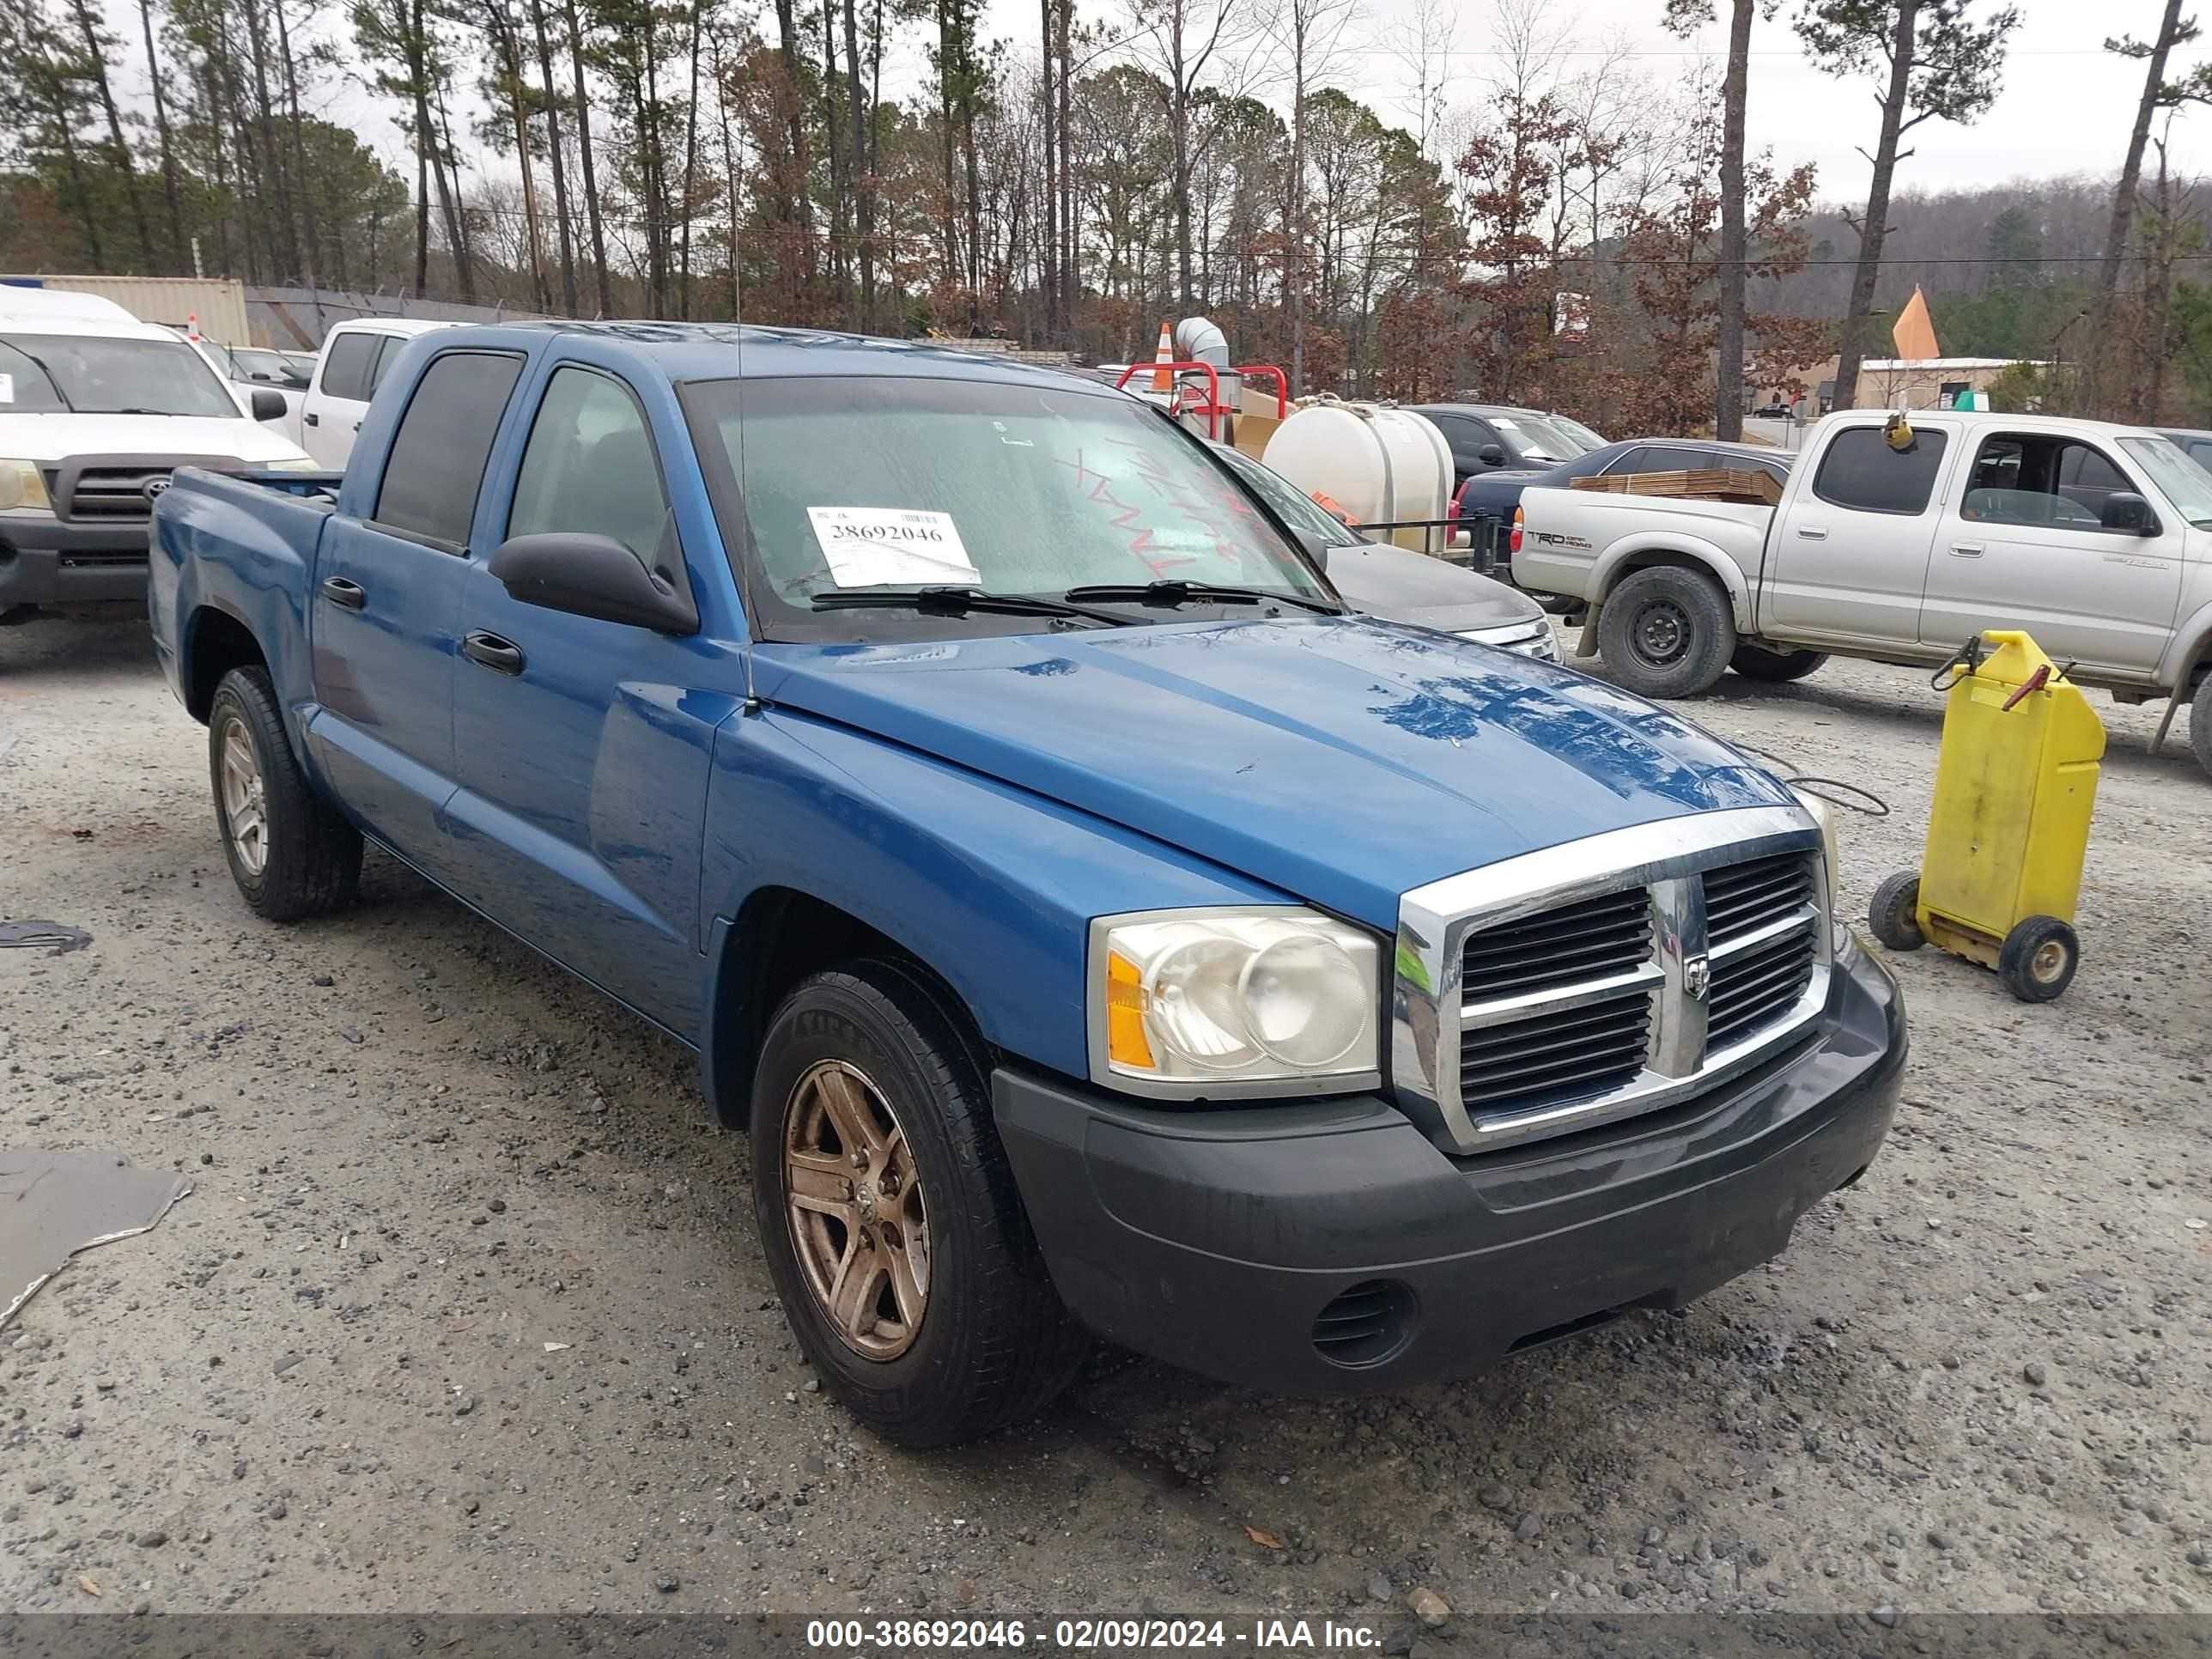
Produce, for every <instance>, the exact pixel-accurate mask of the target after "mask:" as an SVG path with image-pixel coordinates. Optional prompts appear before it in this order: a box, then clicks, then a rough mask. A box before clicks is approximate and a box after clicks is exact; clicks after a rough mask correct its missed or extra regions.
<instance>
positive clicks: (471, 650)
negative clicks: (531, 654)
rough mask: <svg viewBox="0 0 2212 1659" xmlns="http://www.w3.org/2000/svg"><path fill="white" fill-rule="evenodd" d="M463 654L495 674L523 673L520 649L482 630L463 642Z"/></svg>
mask: <svg viewBox="0 0 2212 1659" xmlns="http://www.w3.org/2000/svg"><path fill="white" fill-rule="evenodd" d="M461 654H462V655H463V656H465V657H466V658H467V659H469V660H470V661H471V662H473V663H479V664H481V665H483V666H484V667H486V668H489V669H490V670H491V671H492V672H494V673H495V674H520V672H521V671H522V661H523V659H522V652H521V649H520V647H518V646H516V645H514V644H513V643H512V642H511V641H507V640H503V639H501V638H500V636H499V635H496V634H487V633H485V632H484V631H483V629H477V630H476V631H475V632H474V633H472V634H471V635H467V636H466V637H465V638H464V639H463V640H462V641H461Z"/></svg>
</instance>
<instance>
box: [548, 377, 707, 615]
mask: <svg viewBox="0 0 2212 1659" xmlns="http://www.w3.org/2000/svg"><path fill="white" fill-rule="evenodd" d="M555 531H558V532H565V533H568V534H571V535H587V536H605V537H607V538H611V539H612V540H614V541H617V542H620V543H621V544H623V546H624V547H626V548H628V549H629V550H630V552H631V554H632V555H633V556H635V558H636V559H637V562H639V563H640V564H642V565H643V566H645V568H647V569H648V570H653V571H656V572H658V573H659V574H662V575H663V576H664V577H666V578H668V579H669V580H674V577H673V574H672V573H673V568H674V566H675V565H676V564H677V562H678V554H677V552H676V549H675V542H674V537H675V528H674V520H673V517H672V516H671V513H670V511H669V507H668V493H667V491H666V490H665V489H664V488H663V487H662V485H661V482H660V466H659V461H658V460H657V459H655V457H654V454H653V439H652V435H651V433H650V432H649V430H648V428H647V425H646V419H645V410H643V409H642V408H641V406H640V405H639V404H638V401H637V398H635V395H633V394H632V392H630V390H629V387H628V386H624V385H623V383H622V382H621V381H619V380H616V379H614V378H613V377H612V376H611V375H608V374H601V373H599V371H598V370H597V369H591V368H577V367H575V366H574V365H569V366H566V367H563V368H559V369H556V370H555V371H554V374H553V378H552V379H551V380H549V381H547V382H546V386H545V397H544V401H543V402H541V403H540V404H538V418H537V419H536V420H535V421H534V422H532V424H531V428H530V441H529V443H528V444H527V445H526V447H524V449H523V452H522V467H521V470H520V472H519V473H518V474H517V475H516V477H515V482H514V505H513V508H512V509H511V510H510V511H509V513H508V514H507V534H508V535H509V536H536V535H543V534H545V533H547V532H555Z"/></svg>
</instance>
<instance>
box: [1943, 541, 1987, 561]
mask: <svg viewBox="0 0 2212 1659" xmlns="http://www.w3.org/2000/svg"><path fill="white" fill-rule="evenodd" d="M1951 556H1952V557H1953V558H1954V559H1978V558H1980V557H1981V556H1982V544H1980V543H1979V542H1953V543H1952V544H1951Z"/></svg>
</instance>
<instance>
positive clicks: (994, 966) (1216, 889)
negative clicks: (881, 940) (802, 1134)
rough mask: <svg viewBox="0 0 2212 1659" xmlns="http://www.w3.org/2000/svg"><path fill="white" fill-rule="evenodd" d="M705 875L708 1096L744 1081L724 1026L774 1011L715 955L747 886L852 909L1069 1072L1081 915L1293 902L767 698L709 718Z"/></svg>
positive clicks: (1080, 1014) (1026, 1048) (1009, 1041)
mask: <svg viewBox="0 0 2212 1659" xmlns="http://www.w3.org/2000/svg"><path fill="white" fill-rule="evenodd" d="M701 882H702V895H701V896H702V904H703V905H704V907H705V908H706V910H707V914H708V915H709V916H710V917H711V918H712V921H711V924H710V927H711V933H712V936H713V937H712V939H711V940H710V943H709V946H708V974H709V976H710V981H712V982H711V983H710V985H709V987H708V990H709V1001H708V1006H707V1012H706V1018H705V1019H704V1021H703V1022H702V1041H701V1043H700V1047H701V1050H702V1065H703V1066H704V1069H705V1071H706V1073H707V1078H708V1087H709V1089H710V1090H711V1091H714V1092H713V1094H712V1095H711V1097H712V1098H716V1099H726V1098H729V1097H730V1096H729V1094H728V1093H727V1092H726V1091H727V1089H728V1088H729V1086H730V1085H732V1084H735V1083H737V1082H738V1079H737V1078H735V1077H733V1076H731V1075H729V1073H732V1072H733V1071H735V1070H737V1069H738V1065H737V1060H736V1057H735V1056H733V1055H732V1054H730V1053H729V1052H727V1050H728V1049H729V1048H731V1047H732V1044H733V1042H737V1040H738V1039H737V1037H736V1036H735V1035H734V1034H738V1033H742V1032H744V1030H748V1029H757V1020H759V1019H761V1018H765V1016H766V1012H767V1011H766V1010H765V1009H754V1010H744V1009H738V1008H736V1007H733V1006H732V1000H733V999H735V998H738V997H739V996H741V995H742V994H743V993H742V991H741V989H740V987H742V986H743V984H744V975H742V974H740V973H732V971H731V968H732V967H735V966H738V965H740V964H736V963H728V964H726V957H727V956H728V955H729V953H730V950H731V948H732V945H733V941H734V947H735V948H736V949H738V950H742V949H743V948H744V938H743V934H742V933H741V932H740V931H738V930H737V928H736V924H737V922H738V918H740V917H741V916H744V915H745V914H746V913H747V908H748V905H749V903H750V901H752V900H753V899H754V898H755V897H756V896H757V895H762V894H764V893H768V892H770V891H772V890H790V891H793V892H796V893H799V894H803V895H805V896H808V897H811V898H813V899H816V900H818V901H820V902H823V903H826V904H830V905H834V906H836V908H838V909H840V910H842V911H844V912H846V913H847V914H848V915H852V916H854V917H856V918H858V919H859V920H860V921H863V922H865V923H866V924H867V925H868V926H869V927H872V928H874V929H875V930H876V931H877V932H878V933H881V934H883V935H884V937H885V938H887V939H890V940H892V941H893V942H894V943H895V944H896V945H899V946H900V947H901V948H902V949H903V950H905V951H908V952H909V953H911V954H912V955H913V956H915V957H917V958H918V959H919V960H921V962H923V963H927V965H928V966H929V967H930V968H931V969H933V970H934V971H935V972H936V973H937V974H938V975H939V976H940V977H941V978H942V979H943V980H944V981H945V982H946V983H947V984H948V985H950V986H951V987H952V988H953V990H954V991H955V992H956V993H957V994H958V996H959V997H960V999H961V1000H962V1001H963V1003H965V1004H966V1006H967V1008H968V1012H969V1013H970V1014H971V1015H972V1016H973V1017H974V1018H975V1024H976V1026H977V1028H978V1029H979V1030H981V1033H982V1035H983V1037H984V1039H985V1040H986V1041H987V1042H990V1043H991V1044H993V1045H994V1047H996V1048H1001V1049H1004V1050H1006V1051H1007V1052H1008V1053H1011V1054H1017V1055H1019V1056H1021V1057H1022V1058H1023V1059H1025V1060H1030V1061H1032V1062H1034V1063H1036V1065H1039V1066H1048V1067H1049V1068H1051V1069H1052V1070H1054V1071H1056V1072H1060V1073H1064V1074H1066V1075H1067V1076H1071V1077H1081V1076H1083V1075H1085V1073H1086V1072H1087V1071H1088V1069H1089V1065H1090V1058H1089V1053H1088V1048H1087V1042H1088V1039H1087V1036H1086V1035H1085V1018H1084V1012H1085V1011H1084V983H1083V979H1084V959H1085V947H1086V939H1087V933H1088V928H1089V926H1090V922H1091V918H1093V917H1094V916H1102V915H1118V914H1120V913H1121V912H1124V911H1129V910H1149V909H1162V908H1170V907H1174V906H1179V905H1213V904H1237V903H1252V902H1260V903H1278V904H1279V903H1285V902H1293V901H1291V900H1290V899H1289V897H1288V896H1287V895H1285V894H1283V893H1281V892H1279V891H1277V890H1274V889H1273V888H1270V887H1267V886H1265V885H1263V884H1260V883H1257V882H1255V881H1252V880H1250V879H1249V878H1243V877H1240V876H1239V875H1237V873H1236V872H1233V871H1229V870H1225V869H1221V868H1219V867H1218V866H1213V865H1211V864H1208V863H1206V861H1204V860H1200V859H1197V858H1194V857H1193V856H1191V855H1190V854H1186V853H1183V852H1181V851H1179V850H1177V849H1176V848H1172V847H1169V846H1167V845H1165V844H1164V843H1162V842H1157V841H1153V840H1152V839H1150V838H1149V837H1146V836H1141V835H1138V834H1136V833H1134V832H1133V831H1130V830H1127V829H1122V828H1121V827H1120V826H1119V825H1116V824H1114V823H1109V822H1107V821H1105V820H1103V819H1101V818H1097V817H1091V816H1090V815H1089V814H1087V813H1085V812H1082V811H1077V810H1076V809H1074V808H1072V807H1067V806H1064V805H1060V804H1059V803H1056V802H1054V801H1049V800H1047V799H1043V798H1042V797H1040V796H1036V795H1032V794H1030V793H1026V792H1025V791H1023V790H1020V789H1018V788H1015V787H1012V786H1010V785H1007V784H1004V783H1001V782H999V781H996V780H994V779H991V778H987V777H984V776H981V775H979V774H976V773H974V772H970V771H968V770H966V769H963V768H961V767H958V766H955V765H953V764H951V763H948V762H945V761H941V760H939V759H937V758H935V757H932V756H929V755H927V754H924V753H921V752H920V751H918V750H913V749H908V748H904V747H902V746H900V745H898V744H892V743H889V742H886V741H884V739H882V738H877V737H873V736H871V735H870V734H868V733H867V732H863V731H860V730H857V729H855V728H854V727H851V726H841V725H838V724H836V723H835V722H832V721H828V720H818V719H816V718H814V717H812V716H811V715H806V714H799V713H797V712H795V711H793V710H788V709H779V708H763V709H758V710H756V711H755V712H752V713H750V714H741V715H738V716H737V717H735V718H733V719H732V720H728V721H726V722H725V723H724V724H723V726H721V727H720V730H719V731H718V732H716V734H715V742H714V773H713V777H712V779H711V781H710V782H709V784H708V799H707V826H706V845H705V849H704V857H703V860H702V868H701ZM718 946H720V947H721V948H720V949H718V948H717V947H718ZM717 1049H721V1050H724V1051H725V1052H723V1053H720V1054H717V1052H716V1051H717Z"/></svg>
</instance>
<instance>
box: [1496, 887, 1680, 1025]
mask: <svg viewBox="0 0 2212 1659" xmlns="http://www.w3.org/2000/svg"><path fill="white" fill-rule="evenodd" d="M1650 955H1651V899H1650V895H1649V894H1647V893H1645V892H1644V890H1643V889H1642V888H1640V887H1638V888H1632V889H1631V890H1629V891H1627V892H1625V893H1606V894H1602V895H1601V896H1598V897H1596V898H1594V899H1584V900H1583V902H1581V903H1579V904H1567V905H1562V906H1561V907H1560V908H1558V909H1556V910H1547V911H1545V912H1543V913H1542V914H1541V915H1535V916H1531V917H1530V918H1529V919H1528V921H1516V922H1504V923H1501V924H1500V925H1498V927H1486V928H1484V929H1483V930H1482V931H1481V932H1480V933H1470V934H1468V939H1467V949H1466V950H1465V951H1463V952H1462V955H1461V957H1460V994H1461V995H1462V997H1464V998H1465V999H1466V1000H1468V1001H1469V1002H1486V1001H1489V1000H1492V999H1493V998H1496V997H1501V996H1511V995H1528V994H1531V993H1534V992H1537V991H1545V990H1550V989H1553V988H1555V987H1559V986H1562V985H1579V984H1585V983H1587V982H1589V981H1591V980H1596V979H1603V978H1604V977H1606V976H1607V975H1609V974H1617V973H1625V972H1626V971H1628V970H1629V969H1632V968H1634V967H1636V966H1638V964H1639V963H1643V962H1645V961H1647V960H1649V959H1650Z"/></svg>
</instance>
